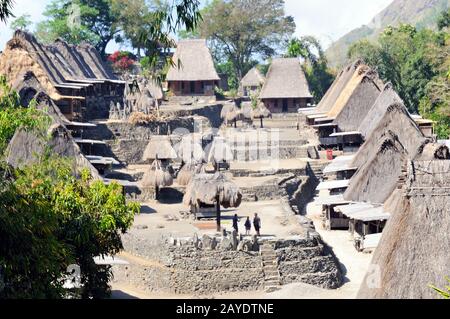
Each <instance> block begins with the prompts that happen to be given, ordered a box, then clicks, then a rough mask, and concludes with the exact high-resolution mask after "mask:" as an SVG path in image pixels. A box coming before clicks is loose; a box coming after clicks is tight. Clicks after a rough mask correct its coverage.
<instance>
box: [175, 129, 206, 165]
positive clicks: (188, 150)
mask: <svg viewBox="0 0 450 319" xmlns="http://www.w3.org/2000/svg"><path fill="white" fill-rule="evenodd" d="M175 150H176V151H177V154H178V157H179V158H181V160H182V161H183V162H184V163H193V164H197V163H203V162H205V161H206V158H205V157H206V156H205V152H204V151H203V147H202V138H201V136H199V135H196V134H189V135H185V136H183V137H182V138H181V141H180V142H179V143H178V144H177V145H175Z"/></svg>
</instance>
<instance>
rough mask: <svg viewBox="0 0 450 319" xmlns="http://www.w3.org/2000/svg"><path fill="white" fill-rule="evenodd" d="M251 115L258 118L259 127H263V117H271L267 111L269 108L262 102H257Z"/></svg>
mask: <svg viewBox="0 0 450 319" xmlns="http://www.w3.org/2000/svg"><path fill="white" fill-rule="evenodd" d="M252 117H253V118H254V119H259V120H260V127H261V128H264V123H263V119H264V118H269V117H272V113H271V112H270V111H269V109H268V108H267V107H266V106H265V105H264V104H263V103H259V105H258V106H257V107H256V108H255V109H253V111H252Z"/></svg>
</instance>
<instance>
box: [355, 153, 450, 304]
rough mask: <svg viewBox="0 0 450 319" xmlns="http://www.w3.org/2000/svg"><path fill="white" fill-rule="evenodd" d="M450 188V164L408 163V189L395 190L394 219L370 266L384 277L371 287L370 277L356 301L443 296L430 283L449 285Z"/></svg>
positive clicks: (388, 206) (391, 200) (389, 203)
mask: <svg viewBox="0 0 450 319" xmlns="http://www.w3.org/2000/svg"><path fill="white" fill-rule="evenodd" d="M449 188H450V161H448V160H447V161H439V160H435V161H419V162H416V161H415V162H411V163H410V164H409V165H408V169H407V174H406V185H405V186H404V189H399V190H396V191H395V192H394V193H393V194H392V196H391V197H390V198H389V200H388V201H387V202H386V204H385V210H386V211H389V212H390V214H391V218H390V219H389V221H388V223H387V225H386V227H385V229H384V230H383V235H382V237H381V241H380V243H379V244H378V247H377V249H376V251H375V252H374V255H373V257H372V262H371V263H372V265H376V267H377V269H379V270H380V278H375V279H377V281H376V282H374V283H376V284H377V285H376V286H374V287H369V286H368V285H367V284H368V283H369V282H371V280H370V279H371V278H374V277H373V276H374V274H373V273H370V274H367V278H365V280H364V281H363V284H362V286H361V288H360V290H359V293H358V298H371V299H372V298H382V299H386V298H389V299H394V298H395V299H406V298H407V299H423V298H426V299H428V298H430V299H438V298H439V297H438V295H437V293H436V292H435V291H434V290H433V289H431V288H430V287H429V285H434V286H436V287H438V288H441V289H442V288H445V287H446V286H448V282H447V281H446V279H445V277H446V276H448V270H449V269H450V254H449V253H448V252H449V251H450V233H449V229H450V214H449V207H450V196H449V193H448V189H449ZM378 280H379V281H378Z"/></svg>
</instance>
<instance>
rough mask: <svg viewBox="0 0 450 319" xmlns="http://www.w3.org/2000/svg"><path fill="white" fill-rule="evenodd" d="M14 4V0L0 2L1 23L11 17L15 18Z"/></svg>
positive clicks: (1, 0)
mask: <svg viewBox="0 0 450 319" xmlns="http://www.w3.org/2000/svg"><path fill="white" fill-rule="evenodd" d="M12 4H13V1H12V0H0V21H3V22H6V20H7V19H8V18H9V17H10V16H13V14H12V11H11V10H12Z"/></svg>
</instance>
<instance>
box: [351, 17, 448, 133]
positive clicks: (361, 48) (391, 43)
mask: <svg viewBox="0 0 450 319" xmlns="http://www.w3.org/2000/svg"><path fill="white" fill-rule="evenodd" d="M447 14H448V13H445V12H444V13H443V15H442V17H441V18H440V19H439V23H440V26H439V27H440V28H441V27H442V28H443V29H442V31H438V32H436V31H433V30H429V29H423V30H417V29H416V28H414V27H413V26H410V25H400V26H399V27H388V28H386V30H385V31H384V32H383V33H382V34H381V35H380V36H379V38H378V39H377V40H376V41H373V42H370V41H368V40H363V41H359V42H356V43H355V44H353V45H352V46H351V48H350V50H349V52H348V56H349V57H350V58H351V59H356V58H362V59H363V60H364V61H365V62H366V63H367V64H368V65H369V66H371V67H373V68H374V69H376V70H377V71H378V73H379V75H380V77H381V79H383V80H384V81H385V82H388V81H390V82H392V84H393V85H394V88H395V89H396V91H397V92H398V94H399V95H400V97H401V98H402V99H403V101H404V102H405V105H406V106H407V107H408V110H409V111H410V112H411V113H418V112H420V114H421V115H422V116H424V117H426V118H430V119H432V120H434V121H436V125H435V131H436V134H437V135H438V137H440V138H444V139H446V138H448V136H449V135H450V107H449V105H450V94H449V92H450V84H449V77H448V74H449V70H450V58H449V52H450V49H449V44H450V40H449V35H448V32H446V31H445V23H444V22H442V21H445V20H446V18H445V17H446V15H447Z"/></svg>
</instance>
